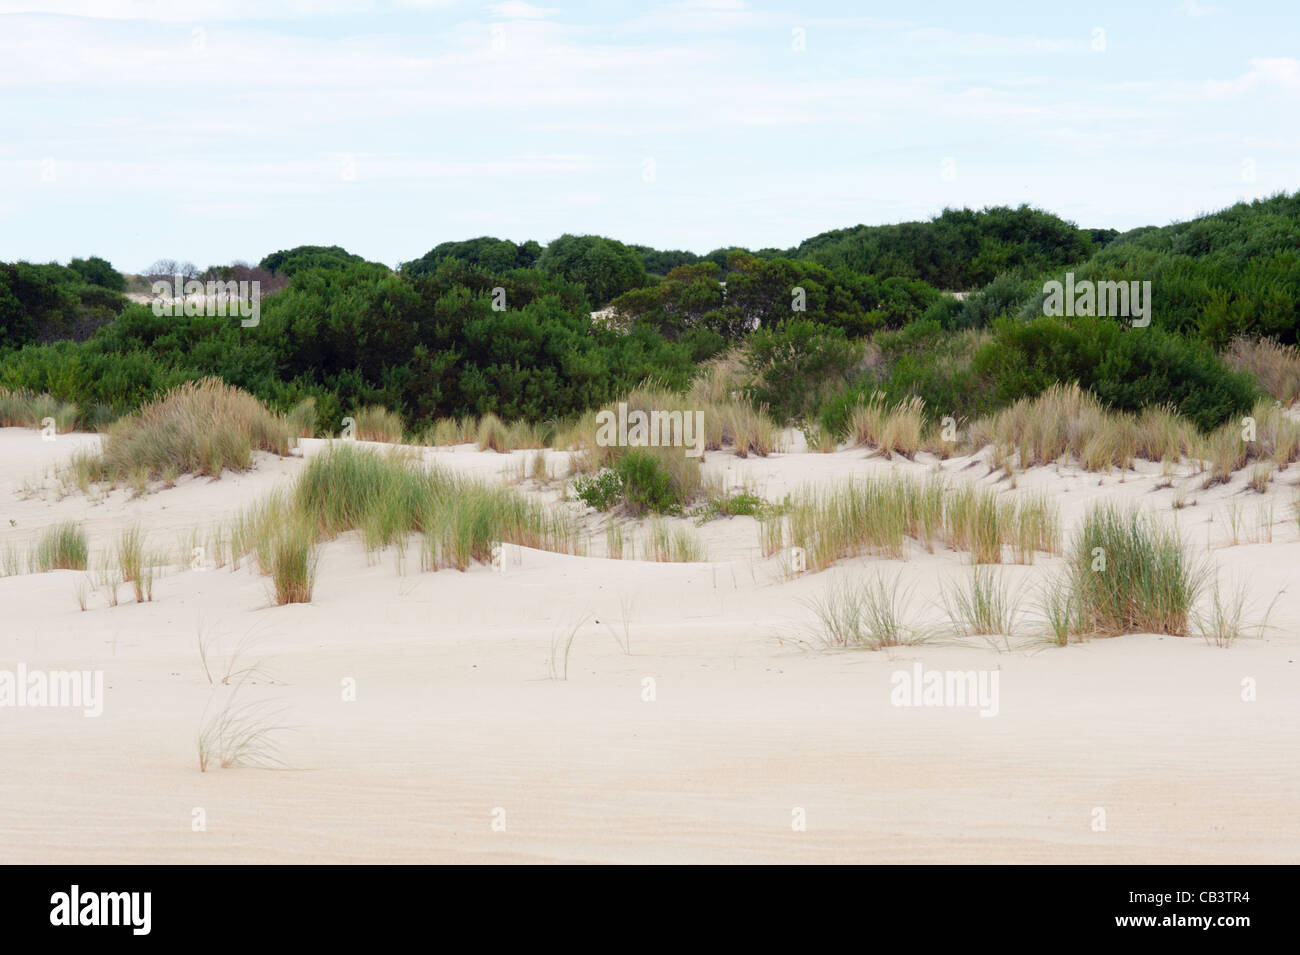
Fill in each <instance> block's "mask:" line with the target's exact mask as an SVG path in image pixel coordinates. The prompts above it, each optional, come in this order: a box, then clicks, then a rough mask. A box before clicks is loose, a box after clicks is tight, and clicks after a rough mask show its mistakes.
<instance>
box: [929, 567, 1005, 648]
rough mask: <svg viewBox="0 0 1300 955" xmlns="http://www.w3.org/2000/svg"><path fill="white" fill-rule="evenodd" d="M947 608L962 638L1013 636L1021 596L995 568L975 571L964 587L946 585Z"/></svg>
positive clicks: (944, 596) (981, 568) (944, 586)
mask: <svg viewBox="0 0 1300 955" xmlns="http://www.w3.org/2000/svg"><path fill="white" fill-rule="evenodd" d="M942 594H943V604H944V608H945V609H946V610H947V612H948V616H949V618H950V619H951V620H952V624H953V629H954V631H955V632H956V633H957V634H959V635H965V634H973V635H976V636H994V635H1003V636H1008V637H1009V636H1011V635H1012V631H1013V630H1014V628H1015V622H1016V617H1017V615H1018V613H1019V610H1018V602H1019V595H1018V593H1017V592H1014V591H1012V590H1011V589H1010V585H1009V584H1008V582H1007V581H1006V579H1005V578H1004V577H1003V576H1002V574H1001V573H1000V572H996V571H994V569H993V568H992V567H980V566H976V567H973V568H971V573H970V576H969V577H967V578H966V580H965V582H964V583H962V584H951V583H948V582H945V583H944V584H943V585H942Z"/></svg>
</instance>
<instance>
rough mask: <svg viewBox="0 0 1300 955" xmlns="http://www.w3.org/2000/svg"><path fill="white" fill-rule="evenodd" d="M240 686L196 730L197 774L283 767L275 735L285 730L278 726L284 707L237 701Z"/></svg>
mask: <svg viewBox="0 0 1300 955" xmlns="http://www.w3.org/2000/svg"><path fill="white" fill-rule="evenodd" d="M242 687H243V682H242V681H241V682H240V683H239V684H237V685H236V686H235V688H234V689H233V690H231V692H230V693H229V694H226V695H225V700H224V702H223V704H222V705H221V707H220V709H218V710H217V711H216V712H215V713H214V714H213V715H212V716H211V717H209V718H206V719H205V720H204V722H203V724H202V726H201V728H200V730H199V739H198V753H199V772H207V771H208V767H209V766H213V765H215V766H220V767H221V768H222V769H231V768H232V767H238V766H249V767H259V768H263V769H272V768H276V767H279V766H283V765H284V760H283V759H282V758H281V757H280V753H279V747H278V746H277V744H276V742H275V740H274V734H275V733H277V732H279V731H281V730H285V729H288V727H287V726H284V725H283V724H281V723H280V718H281V716H282V715H283V712H284V710H283V707H279V706H276V705H275V704H273V703H271V702H270V701H268V700H258V701H254V702H251V703H240V702H239V701H238V696H239V691H240V690H241V689H242ZM205 715H206V714H205Z"/></svg>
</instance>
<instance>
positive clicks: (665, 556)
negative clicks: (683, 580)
mask: <svg viewBox="0 0 1300 955" xmlns="http://www.w3.org/2000/svg"><path fill="white" fill-rule="evenodd" d="M649 546H650V559H651V560H656V561H660V562H676V563H696V562H700V561H704V560H707V559H708V558H707V557H706V556H705V550H704V545H703V544H701V543H700V541H699V539H698V538H696V537H695V535H694V534H692V533H691V531H690V529H689V528H687V527H682V526H677V527H670V526H669V525H668V524H666V523H665V522H663V521H661V520H659V519H658V518H656V519H654V520H652V521H651V522H650V542H649Z"/></svg>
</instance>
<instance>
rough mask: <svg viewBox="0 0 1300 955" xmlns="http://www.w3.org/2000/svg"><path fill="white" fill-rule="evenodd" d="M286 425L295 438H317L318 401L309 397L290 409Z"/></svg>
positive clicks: (286, 417)
mask: <svg viewBox="0 0 1300 955" xmlns="http://www.w3.org/2000/svg"><path fill="white" fill-rule="evenodd" d="M285 425H286V426H287V427H288V429H289V433H290V434H291V435H293V436H294V437H295V438H314V437H316V425H317V420H316V399H315V397H313V396H311V395H309V396H307V397H306V398H304V399H303V400H302V401H300V402H298V403H297V404H296V405H294V406H293V408H292V409H290V411H289V413H288V414H287V415H286V416H285Z"/></svg>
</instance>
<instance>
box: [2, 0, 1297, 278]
mask: <svg viewBox="0 0 1300 955" xmlns="http://www.w3.org/2000/svg"><path fill="white" fill-rule="evenodd" d="M1047 7H1051V8H1054V9H1051V10H1047V9H1044V8H1047ZM1298 58H1300V10H1298V9H1297V7H1296V6H1295V2H1294V0H1288V2H1272V3H1263V2H1257V3H1252V2H1231V3H1229V2H1227V0H1224V2H1200V0H1169V2H1151V3H1142V2H1125V3H1094V4H1088V5H1073V4H1044V3H1042V2H1041V0H1040V2H1033V3H1013V2H984V3H970V2H960V3H946V2H945V3H924V2H915V3H898V2H892V3H856V4H855V3H817V2H804V0H799V2H790V0H781V2H762V0H753V2H749V0H688V2H677V3H594V2H593V3H565V2H559V0H556V2H547V3H540V2H539V3H537V4H535V5H534V4H530V3H525V2H519V0H507V2H500V3H487V4H484V3H473V2H459V0H392V2H378V3H362V2H353V0H320V2H318V0H290V2H279V0H230V2H215V0H51V2H45V3H36V2H32V0H0V128H3V130H4V135H3V137H0V260H6V261H7V260H13V259H19V258H22V259H27V260H30V261H50V260H59V261H67V259H69V258H70V257H72V256H77V255H81V256H85V255H91V254H97V255H103V256H104V257H106V258H109V259H110V260H111V261H112V262H113V263H114V264H115V265H117V266H118V267H119V268H120V269H122V270H124V271H135V270H139V269H142V268H143V267H145V266H147V265H148V264H149V263H151V262H153V261H154V260H155V259H158V258H160V257H169V258H176V259H180V260H191V261H193V262H195V263H197V264H199V265H200V266H205V265H208V264H216V263H225V262H230V261H233V260H236V259H243V260H248V261H256V260H257V259H259V258H260V257H261V256H262V255H264V254H266V253H268V252H271V251H274V250H276V249H281V248H287V247H291V246H294V245H300V244H320V245H333V244H338V245H343V246H345V247H346V248H348V249H349V250H351V251H353V252H357V253H359V254H361V255H364V256H366V257H367V258H371V259H375V260H378V261H382V262H387V263H389V264H390V265H394V264H396V263H398V262H400V261H405V260H408V259H412V258H415V257H417V256H419V255H421V254H423V253H424V252H426V251H427V250H428V249H430V248H432V247H433V246H434V245H436V244H438V243H439V242H443V241H446V240H449V239H462V238H469V237H472V236H477V235H496V236H502V237H506V238H511V239H515V240H516V241H523V240H524V239H528V238H535V239H538V240H539V241H542V242H546V241H548V240H549V239H552V238H554V237H555V236H557V235H559V234H560V233H562V232H593V233H600V234H603V235H610V236H614V237H616V238H619V239H623V240H625V241H629V242H640V243H645V244H649V245H654V246H658V247H661V248H686V249H692V250H694V251H697V252H704V251H707V250H709V249H712V248H716V247H718V246H722V245H733V244H736V245H746V246H750V247H753V248H760V247H765V246H777V247H786V246H790V245H793V244H795V243H797V242H798V241H799V240H800V239H803V238H805V237H807V236H810V235H815V234H816V233H818V232H821V231H824V230H826V229H832V228H841V227H845V226H850V225H854V224H857V223H859V222H866V223H882V222H898V221H903V220H907V219H923V218H928V217H929V216H931V215H934V214H936V213H937V212H939V211H940V210H942V209H943V208H944V207H945V206H961V205H968V206H974V207H980V206H984V205H991V204H1019V203H1021V202H1027V203H1030V204H1031V205H1035V206H1039V207H1041V208H1045V209H1048V210H1050V211H1053V212H1056V213H1058V214H1060V215H1063V216H1065V217H1067V218H1070V219H1072V220H1074V221H1076V222H1077V223H1078V224H1080V225H1082V226H1095V227H1113V228H1119V229H1125V228H1130V227H1133V226H1136V225H1144V224H1157V225H1159V224H1165V223H1168V222H1170V221H1174V220H1177V219H1185V218H1189V217H1191V216H1194V215H1197V214H1198V213H1201V212H1206V211H1212V210H1214V209H1217V208H1221V207H1223V206H1225V205H1229V204H1231V203H1232V202H1235V201H1237V200H1239V199H1242V198H1254V197H1257V196H1264V195H1269V194H1271V193H1274V192H1277V191H1280V190H1288V191H1294V190H1295V189H1297V188H1300V124H1298V123H1297V121H1296V120H1297V117H1300V59H1298Z"/></svg>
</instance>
